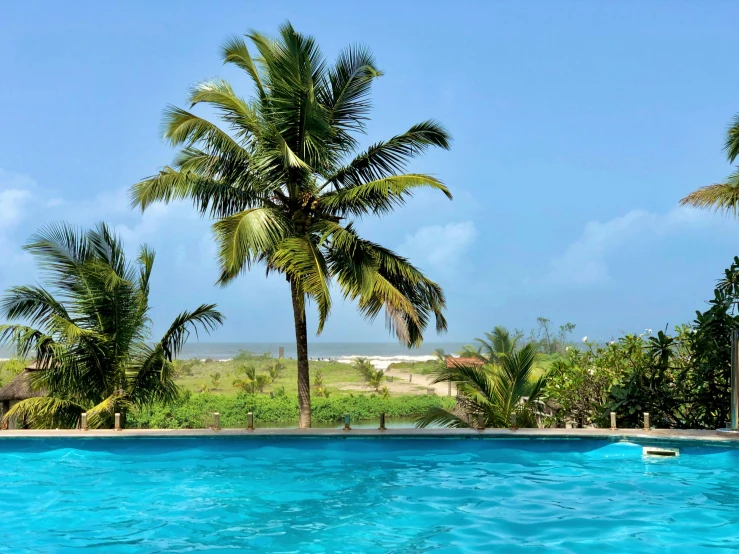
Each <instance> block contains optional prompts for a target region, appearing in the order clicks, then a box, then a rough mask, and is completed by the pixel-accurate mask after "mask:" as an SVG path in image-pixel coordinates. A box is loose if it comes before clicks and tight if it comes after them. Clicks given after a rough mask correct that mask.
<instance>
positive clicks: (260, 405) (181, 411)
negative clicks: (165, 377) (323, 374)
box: [126, 393, 455, 429]
mask: <svg viewBox="0 0 739 554" xmlns="http://www.w3.org/2000/svg"><path fill="white" fill-rule="evenodd" d="M454 402H455V400H454V399H453V398H448V397H439V396H431V395H418V396H396V397H388V398H382V397H380V396H375V395H372V396H367V395H356V396H336V397H329V398H313V399H312V400H311V415H312V419H313V421H315V422H317V423H330V422H338V421H341V420H342V418H343V417H344V414H345V413H349V414H350V415H351V417H352V420H353V421H362V420H367V419H376V418H378V417H379V416H380V414H381V413H383V412H384V413H385V414H386V415H387V417H390V418H392V417H410V416H416V415H419V414H422V413H424V412H425V411H426V410H427V409H428V408H432V407H433V408H435V407H443V408H451V407H452V406H453V405H454ZM213 412H218V413H220V414H221V427H246V417H247V413H248V412H252V413H253V414H254V421H255V422H257V423H258V422H293V421H294V422H297V421H298V415H299V412H298V398H297V396H294V395H286V396H279V397H274V398H271V397H270V396H267V395H265V394H239V395H237V396H227V395H219V394H210V393H202V394H192V395H189V396H187V395H186V396H183V397H182V398H181V399H180V400H178V401H177V402H175V403H173V404H170V405H166V406H165V405H158V406H154V407H152V408H145V409H142V410H140V411H135V412H133V413H129V415H128V417H127V420H126V426H127V427H134V428H144V429H147V428H148V429H198V428H203V427H207V426H208V425H210V423H211V418H212V414H213Z"/></svg>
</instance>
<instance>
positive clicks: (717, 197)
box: [680, 171, 739, 216]
mask: <svg viewBox="0 0 739 554" xmlns="http://www.w3.org/2000/svg"><path fill="white" fill-rule="evenodd" d="M680 204H681V205H683V206H686V205H687V206H695V207H696V208H708V209H711V208H712V209H713V210H715V211H717V212H724V213H726V214H731V215H733V216H739V171H737V172H735V173H732V174H731V175H730V176H729V177H728V178H727V179H726V182H725V183H718V184H715V185H708V186H705V187H701V188H699V189H698V190H696V191H693V192H691V193H690V194H689V195H687V196H686V197H685V198H683V199H682V200H681V201H680Z"/></svg>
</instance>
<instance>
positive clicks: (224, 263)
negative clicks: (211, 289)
mask: <svg viewBox="0 0 739 554" xmlns="http://www.w3.org/2000/svg"><path fill="white" fill-rule="evenodd" d="M213 231H214V233H215V237H216V241H217V242H218V246H219V248H218V260H219V263H220V266H221V277H220V279H219V282H220V283H222V284H225V283H227V282H229V281H230V280H231V279H233V278H234V277H236V276H237V275H238V274H239V273H240V272H241V271H243V270H244V269H248V268H250V267H251V264H253V263H254V262H255V261H256V260H258V259H261V257H262V256H264V254H265V253H272V252H274V251H275V249H276V248H277V246H278V245H279V243H280V242H281V241H283V240H284V239H285V238H287V236H289V233H290V224H289V222H288V221H286V220H285V218H284V216H283V215H282V213H281V212H279V211H278V210H275V209H273V208H252V209H250V210H245V211H243V212H240V213H237V214H235V215H233V216H230V217H227V218H224V219H221V220H219V221H217V222H216V223H214V224H213Z"/></svg>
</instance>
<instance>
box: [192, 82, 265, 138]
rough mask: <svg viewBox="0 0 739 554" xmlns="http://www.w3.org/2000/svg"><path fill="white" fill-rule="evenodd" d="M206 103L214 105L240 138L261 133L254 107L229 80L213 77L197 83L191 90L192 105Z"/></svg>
mask: <svg viewBox="0 0 739 554" xmlns="http://www.w3.org/2000/svg"><path fill="white" fill-rule="evenodd" d="M200 103H206V104H210V105H211V106H213V107H214V108H215V109H216V110H218V112H219V113H220V114H221V116H222V117H223V119H224V120H225V121H227V122H228V123H230V124H231V128H232V129H233V130H234V132H235V133H236V136H237V137H239V138H240V139H244V138H248V137H249V135H254V134H257V133H259V130H260V122H259V120H258V116H257V114H256V112H255V111H254V109H253V108H252V107H251V106H250V105H249V104H248V103H247V102H246V101H245V100H244V99H242V98H239V97H238V96H237V95H236V93H235V92H234V90H233V88H231V85H230V84H229V83H228V81H224V80H223V79H213V80H210V81H205V82H202V83H198V84H197V85H195V86H194V87H193V88H192V90H191V91H190V107H194V106H196V105H197V104H200Z"/></svg>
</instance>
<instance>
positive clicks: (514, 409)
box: [416, 344, 545, 427]
mask: <svg viewBox="0 0 739 554" xmlns="http://www.w3.org/2000/svg"><path fill="white" fill-rule="evenodd" d="M535 359H536V346H535V345H533V344H527V345H526V346H524V347H523V348H521V349H520V350H514V351H513V352H511V353H508V354H501V355H500V357H499V365H493V364H486V365H484V366H469V365H454V366H452V367H449V368H445V369H443V370H441V371H439V372H438V373H437V374H436V376H435V378H434V380H433V381H432V384H436V383H445V382H449V381H452V382H456V383H457V390H458V394H459V396H461V397H462V398H463V399H464V400H463V405H460V406H458V408H457V411H456V413H455V412H452V411H449V410H445V409H443V408H430V409H429V410H428V411H427V412H426V413H425V414H424V415H422V416H421V417H419V418H418V420H417V421H416V425H417V426H418V427H428V426H429V425H437V426H441V427H469V426H470V425H471V424H474V422H473V421H472V416H473V415H475V414H482V415H483V418H484V421H485V426H486V427H508V426H509V425H510V422H511V415H512V414H516V415H517V421H518V423H519V424H520V425H522V426H527V425H531V424H532V423H533V421H534V419H535V411H536V410H535V408H536V401H537V400H538V398H539V397H540V396H541V393H542V390H543V388H544V383H545V378H544V376H541V377H539V378H538V379H537V380H533V379H532V369H533V365H534V360H535Z"/></svg>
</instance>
